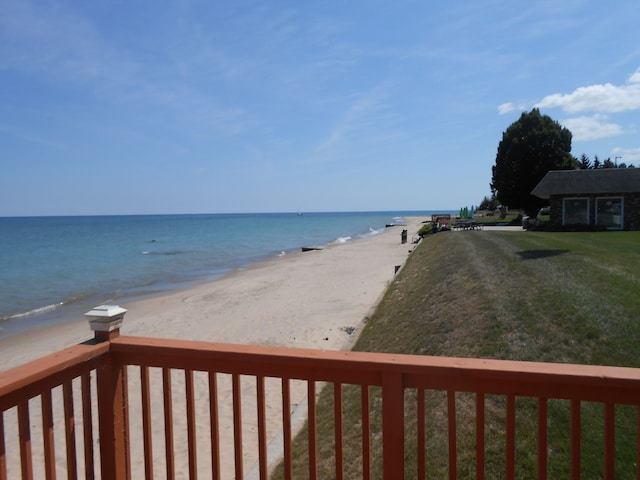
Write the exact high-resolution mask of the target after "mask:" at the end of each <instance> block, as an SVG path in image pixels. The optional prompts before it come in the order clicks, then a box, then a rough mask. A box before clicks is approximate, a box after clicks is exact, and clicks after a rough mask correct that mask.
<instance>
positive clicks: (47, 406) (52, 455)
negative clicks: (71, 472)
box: [41, 390, 56, 480]
mask: <svg viewBox="0 0 640 480" xmlns="http://www.w3.org/2000/svg"><path fill="white" fill-rule="evenodd" d="M41 401H42V406H41V408H42V443H43V447H44V474H45V478H46V479H47V480H53V479H55V478H56V452H55V440H54V433H53V403H52V400H51V390H45V391H44V392H42V395H41Z"/></svg>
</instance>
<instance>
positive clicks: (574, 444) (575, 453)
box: [570, 400, 582, 480]
mask: <svg viewBox="0 0 640 480" xmlns="http://www.w3.org/2000/svg"><path fill="white" fill-rule="evenodd" d="M580 413H581V404H580V400H571V433H570V435H571V447H570V451H571V453H570V455H571V472H570V473H571V478H572V479H575V480H579V479H580V456H581V448H580V444H581V443H582V428H581V419H580V417H581V415H580Z"/></svg>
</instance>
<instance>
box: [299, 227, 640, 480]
mask: <svg viewBox="0 0 640 480" xmlns="http://www.w3.org/2000/svg"><path fill="white" fill-rule="evenodd" d="M639 252H640V233H636V232H609V233H543V232H517V233H513V232H496V231H493V232H487V231H469V232H455V233H449V232H447V233H439V234H437V235H434V236H430V237H427V238H426V239H425V240H424V241H423V242H422V243H421V244H420V245H419V247H418V248H416V250H415V251H414V253H412V255H411V258H410V259H409V261H408V262H407V264H406V265H405V267H404V268H403V269H402V271H401V272H400V273H399V274H398V276H397V278H396V280H395V281H394V282H393V283H392V285H391V286H390V287H389V289H388V291H387V293H386V295H385V297H384V299H383V301H382V302H381V304H380V305H379V307H378V308H377V310H376V312H375V314H374V315H373V316H372V317H371V319H370V320H369V322H368V324H367V326H366V328H365V329H364V331H363V332H362V335H361V336H360V338H359V340H358V342H357V344H356V346H355V348H354V350H361V351H383V352H401V353H411V354H418V355H443V356H444V355H446V356H461V357H484V358H499V359H517V360H535V361H546V362H569V363H586V364H608V365H624V366H634V367H640V358H638V357H636V356H634V355H633V352H634V351H635V349H636V347H637V345H638V344H639V341H640V322H638V321H637V312H640V295H639V293H640V269H639V268H638V266H639V263H640V260H639V256H638V253H639ZM331 390H332V389H331V388H326V389H325V390H324V391H323V393H322V395H321V398H320V401H319V409H323V408H328V409H329V410H327V412H331V410H330V408H331V406H330V403H331V402H330V400H331V398H332V391H331ZM358 398H359V397H358V395H357V390H356V389H353V388H345V417H346V418H347V419H349V420H348V421H350V420H353V424H352V425H351V426H346V427H345V431H346V432H347V435H349V437H350V438H347V439H346V440H345V444H346V446H347V448H349V445H350V444H353V446H354V447H355V448H354V450H353V451H348V450H347V453H346V455H347V458H349V459H357V458H358V456H359V450H358V449H359V444H358V442H359V441H358V435H359V423H358V422H359V420H358V418H359V415H360V413H359V407H358V404H359V399H358ZM407 398H408V400H407V409H408V411H407V417H408V419H409V420H408V421H409V427H408V430H409V436H410V434H411V431H412V429H413V428H414V427H415V426H414V425H412V424H411V421H412V419H413V418H415V413H414V410H411V408H413V407H412V401H413V394H412V393H411V392H409V393H408V394H407ZM427 398H428V402H427V405H428V414H430V415H431V418H432V421H430V422H429V423H428V429H429V431H428V438H429V444H428V446H427V454H428V458H429V471H430V472H431V473H432V474H433V477H432V478H440V477H441V476H443V475H445V474H446V469H447V466H446V442H445V440H444V437H442V435H443V434H444V433H446V423H444V416H443V415H442V412H443V408H444V405H445V401H446V399H445V398H444V396H442V395H439V394H432V395H429V394H428V397H427ZM472 400H473V398H467V397H465V396H464V395H460V396H459V400H458V402H459V407H458V414H459V416H460V422H459V425H460V426H459V433H458V437H459V442H460V446H461V448H460V451H459V462H458V469H459V477H460V478H464V476H465V475H468V476H469V477H474V475H475V472H474V466H473V462H474V459H473V456H472V454H473V448H474V447H473V431H472V430H471V429H472V428H473V422H472V421H468V422H465V421H464V418H465V416H470V419H471V420H472V418H471V417H472V415H473V402H472ZM501 402H502V403H501ZM503 402H504V401H503V399H492V398H490V399H488V404H487V418H488V420H489V421H490V425H489V426H488V428H487V443H488V447H487V457H488V460H487V473H488V478H500V477H501V476H502V472H504V464H503V459H502V457H503V448H504V447H503V445H502V442H503V434H502V430H501V428H502V424H503V419H502V412H503ZM372 403H373V405H374V407H373V408H374V409H375V408H379V401H378V400H377V398H376V396H375V392H374V394H373V401H372ZM598 408H600V407H599V406H593V405H585V406H584V407H583V416H584V417H589V414H590V413H591V412H592V411H595V412H596V413H595V417H596V419H597V418H598V415H599V410H598ZM549 410H550V419H551V420H550V436H551V449H550V457H549V462H550V475H551V476H552V477H555V478H564V477H566V476H567V451H568V441H567V439H566V434H565V430H567V429H568V421H569V420H568V413H567V412H568V406H567V405H565V404H564V403H562V402H558V403H557V404H556V403H551V404H550V408H549ZM518 411H519V412H520V413H519V417H518V426H517V428H518V436H519V438H518V444H517V457H518V462H519V464H520V466H519V476H522V478H527V477H531V476H534V475H535V439H534V438H533V437H531V438H529V437H528V436H527V435H526V432H528V431H535V423H534V422H535V404H533V403H532V402H531V401H529V400H528V399H523V400H519V402H518ZM318 416H319V418H322V419H324V420H325V423H323V424H321V425H320V426H319V431H320V432H321V435H322V436H323V438H324V440H323V443H322V446H321V448H320V456H321V458H325V459H326V464H323V465H322V466H321V474H320V477H321V478H331V477H333V471H332V469H333V468H334V467H333V462H332V449H333V443H332V435H333V433H332V430H331V429H332V421H333V418H332V414H331V413H319V415H318ZM376 417H378V415H377V412H376V411H375V410H374V412H373V413H372V418H373V419H375V418H376ZM634 421H635V416H634V415H633V414H632V413H630V412H628V411H626V410H624V409H623V411H622V412H621V415H620V420H619V423H620V427H621V428H619V431H618V437H619V439H620V442H621V443H624V441H625V438H626V437H627V436H628V435H632V434H631V433H629V432H627V431H626V429H625V428H623V427H624V425H625V424H627V423H633V422H634ZM378 428H379V425H377V424H374V425H373V430H374V438H376V435H375V433H376V430H377V429H378ZM591 428H592V427H591V425H590V421H589V420H585V421H584V422H583V429H584V430H585V435H584V437H585V439H584V441H583V478H590V477H589V475H590V473H591V472H592V470H595V469H599V462H600V458H601V453H600V451H601V443H602V442H601V437H600V433H599V432H600V430H601V427H599V426H598V425H596V426H595V427H593V430H594V432H596V433H590V429H591ZM627 443H629V442H627ZM376 448H378V447H376ZM302 450H304V449H301V450H300V452H301V451H302ZM407 452H408V455H409V456H411V455H412V453H413V452H412V449H411V440H409V444H408V448H407ZM633 453H634V451H633V448H630V449H629V451H628V452H626V451H624V450H623V452H622V453H621V454H620V456H619V458H618V462H617V463H618V467H619V472H618V473H619V475H620V478H623V477H624V478H626V477H627V476H628V474H629V473H630V471H629V468H630V467H631V466H632V464H633ZM296 455H297V456H298V457H299V458H298V460H297V461H298V462H300V463H298V464H297V465H296V467H295V471H296V478H302V475H303V472H304V471H305V470H306V466H305V463H304V453H297V454H296ZM372 457H373V458H374V462H373V463H374V465H376V466H378V465H379V458H380V454H379V452H377V453H376V452H375V451H374V454H373V455H372ZM413 463H414V460H413V459H412V458H409V459H408V465H409V466H408V468H409V469H411V468H413V467H412V465H413ZM360 470H361V466H360V462H359V461H347V462H346V466H345V473H346V475H345V478H360V475H361V474H360ZM412 476H414V475H412V473H411V470H409V473H408V477H407V478H411V477H412ZM597 477H598V476H597V475H596V477H595V478H597ZM374 478H378V477H374Z"/></svg>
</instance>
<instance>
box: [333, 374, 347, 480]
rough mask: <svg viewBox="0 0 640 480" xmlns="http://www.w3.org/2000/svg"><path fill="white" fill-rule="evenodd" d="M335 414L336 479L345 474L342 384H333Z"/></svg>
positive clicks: (340, 478) (339, 479) (338, 479)
mask: <svg viewBox="0 0 640 480" xmlns="http://www.w3.org/2000/svg"><path fill="white" fill-rule="evenodd" d="M333 415H334V425H335V445H336V480H342V476H343V475H344V449H343V448H342V447H343V445H342V441H343V427H342V384H341V383H334V384H333Z"/></svg>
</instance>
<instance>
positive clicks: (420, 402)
mask: <svg viewBox="0 0 640 480" xmlns="http://www.w3.org/2000/svg"><path fill="white" fill-rule="evenodd" d="M416 403H417V405H416V419H417V422H418V442H417V443H418V446H417V448H418V455H417V457H418V480H424V479H425V478H426V476H427V437H426V435H427V433H426V425H425V422H426V418H425V411H424V409H425V406H424V389H422V388H419V389H418V399H417V402H416Z"/></svg>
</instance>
